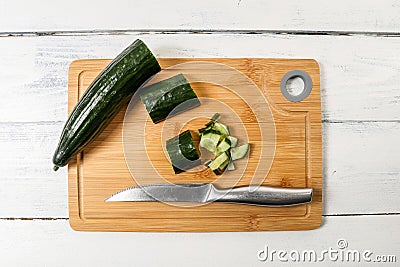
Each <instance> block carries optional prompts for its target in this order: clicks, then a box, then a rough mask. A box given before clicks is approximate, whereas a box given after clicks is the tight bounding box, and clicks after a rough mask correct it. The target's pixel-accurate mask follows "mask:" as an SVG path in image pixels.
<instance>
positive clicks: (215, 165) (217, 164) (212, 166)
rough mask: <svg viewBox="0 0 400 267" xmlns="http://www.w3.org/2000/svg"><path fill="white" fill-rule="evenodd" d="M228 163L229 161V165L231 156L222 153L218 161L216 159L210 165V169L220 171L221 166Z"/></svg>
mask: <svg viewBox="0 0 400 267" xmlns="http://www.w3.org/2000/svg"><path fill="white" fill-rule="evenodd" d="M226 161H228V163H229V156H228V154H227V153H222V154H221V155H219V156H218V157H217V158H216V159H214V160H213V162H211V163H210V165H208V167H209V168H210V169H211V170H213V171H214V170H216V169H218V168H219V167H220V166H221V165H223V164H225V162H226ZM225 166H226V165H225Z"/></svg>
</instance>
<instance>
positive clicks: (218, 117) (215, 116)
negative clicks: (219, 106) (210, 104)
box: [211, 113, 221, 121]
mask: <svg viewBox="0 0 400 267" xmlns="http://www.w3.org/2000/svg"><path fill="white" fill-rule="evenodd" d="M220 118H221V114H219V113H215V114H214V115H213V116H212V117H211V120H212V121H217V120H219V119H220Z"/></svg>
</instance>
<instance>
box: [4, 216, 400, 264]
mask: <svg viewBox="0 0 400 267" xmlns="http://www.w3.org/2000/svg"><path fill="white" fill-rule="evenodd" d="M399 223H400V215H396V216H395V215H393V216H356V217H347V216H345V217H329V218H324V223H323V227H320V228H318V229H316V230H314V231H295V232H293V231H291V232H256V233H254V232H253V233H251V232H247V233H246V232H244V233H176V234H171V233H87V232H74V231H72V230H71V229H70V227H69V225H68V221H65V220H58V221H39V220H33V221H19V220H16V221H0V235H1V236H2V239H1V240H0V246H1V248H2V252H3V253H2V257H1V258H0V264H2V265H8V266H10V265H11V266H25V265H27V263H29V266H32V267H36V266H60V267H61V266H110V265H112V266H132V265H135V266H157V267H159V266H271V265H272V266H280V265H279V263H280V262H279V261H273V262H271V261H266V262H260V261H259V260H258V259H257V252H258V251H259V250H261V249H264V247H265V246H266V245H267V246H268V247H269V249H270V250H273V249H274V250H286V251H288V252H290V251H291V250H299V251H303V250H306V249H307V250H311V249H314V250H316V251H318V252H320V251H322V250H324V249H329V247H331V248H333V249H336V248H337V241H338V239H340V238H344V239H346V241H347V242H348V244H349V246H348V249H349V250H356V249H357V250H361V251H362V250H366V249H368V250H371V251H372V252H373V256H376V255H396V256H397V263H387V264H384V263H379V264H378V263H365V262H360V263H349V264H348V265H350V266H361V265H364V266H369V265H371V266H396V264H398V262H399V260H400V259H399V257H400V255H399V250H398V248H399V246H400V241H399V239H398V238H396V237H398V236H399V235H400V228H399V227H398V225H399ZM83 251H84V252H85V253H82V252H83ZM275 259H276V258H275ZM314 264H317V265H318V264H321V263H314ZM282 265H283V266H284V265H290V266H304V265H305V263H304V262H301V263H294V262H290V263H284V264H282ZM323 265H324V266H338V265H340V266H347V263H346V262H340V261H339V262H330V261H329V260H327V261H325V262H324V263H323Z"/></svg>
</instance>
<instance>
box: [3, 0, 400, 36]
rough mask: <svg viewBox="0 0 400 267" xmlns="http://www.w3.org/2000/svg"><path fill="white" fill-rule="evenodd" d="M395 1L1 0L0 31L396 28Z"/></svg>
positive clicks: (398, 23)
mask: <svg viewBox="0 0 400 267" xmlns="http://www.w3.org/2000/svg"><path fill="white" fill-rule="evenodd" d="M399 13H400V5H399V3H398V1H396V0H381V1H379V2H376V1H373V0H368V1H362V3H360V2H358V1H345V0H339V1H326V2H324V3H321V2H320V1H316V0H312V1H311V0H309V1H296V0H289V1H267V0H263V1H245V0H243V1H242V0H235V1H229V0H222V1H212V0H203V1H194V2H190V4H189V3H188V2H187V1H180V0H173V1H157V0H150V1H141V2H139V1H128V0H116V1H112V2H107V1H78V0H70V1H64V2H61V1H50V0H44V1H43V0H42V1H37V0H36V1H22V0H16V1H2V2H1V3H0V31H1V32H10V31H13V32H15V31H25V32H26V31H55V30H58V31H71V30H98V29H111V30H113V29H131V30H137V29H146V30H149V29H170V30H193V29H202V30H221V29H222V30H232V29H234V30H237V29H239V30H274V31H275V30H289V31H292V30H300V31H304V30H305V31H307V30H310V31H367V32H371V31H377V32H382V31H383V32H399V31H400V21H399V19H398V18H399V16H398V14H399Z"/></svg>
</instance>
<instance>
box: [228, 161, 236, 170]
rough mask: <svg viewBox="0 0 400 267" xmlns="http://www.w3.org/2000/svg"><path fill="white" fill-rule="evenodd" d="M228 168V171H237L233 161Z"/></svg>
mask: <svg viewBox="0 0 400 267" xmlns="http://www.w3.org/2000/svg"><path fill="white" fill-rule="evenodd" d="M226 168H227V170H228V171H234V170H235V164H234V163H233V161H230V162H229V164H228V166H227V167H226Z"/></svg>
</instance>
